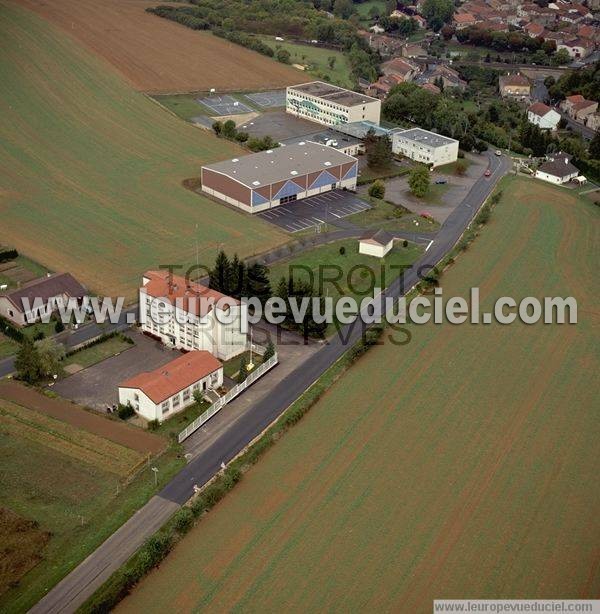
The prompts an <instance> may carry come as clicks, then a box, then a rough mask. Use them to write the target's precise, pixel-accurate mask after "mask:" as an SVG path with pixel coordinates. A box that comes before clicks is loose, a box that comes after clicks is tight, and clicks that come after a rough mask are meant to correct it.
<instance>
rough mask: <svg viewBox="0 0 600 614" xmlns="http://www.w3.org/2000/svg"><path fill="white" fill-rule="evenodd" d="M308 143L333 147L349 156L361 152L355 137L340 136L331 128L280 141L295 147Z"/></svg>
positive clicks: (361, 148)
mask: <svg viewBox="0 0 600 614" xmlns="http://www.w3.org/2000/svg"><path fill="white" fill-rule="evenodd" d="M303 141H304V142H306V141H310V142H311V143H317V144H319V145H327V146H328V147H333V148H334V149H337V150H338V151H341V152H342V153H345V154H348V155H349V156H356V155H357V154H358V153H360V152H361V151H362V150H363V146H362V141H361V140H360V139H357V138H356V137H353V136H349V135H347V134H342V133H340V132H337V131H336V130H332V129H331V128H326V129H325V130H322V131H321V132H311V133H310V134H304V135H302V136H293V137H290V138H289V139H284V140H283V141H281V144H282V145H297V144H298V143H301V142H303Z"/></svg>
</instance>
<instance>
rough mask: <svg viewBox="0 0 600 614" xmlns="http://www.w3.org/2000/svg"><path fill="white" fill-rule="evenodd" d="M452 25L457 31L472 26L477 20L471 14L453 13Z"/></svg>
mask: <svg viewBox="0 0 600 614" xmlns="http://www.w3.org/2000/svg"><path fill="white" fill-rule="evenodd" d="M452 23H453V24H454V27H455V28H456V29H457V30H462V29H464V28H468V27H469V26H474V25H475V24H476V23H477V19H475V16H474V15H473V14H472V13H454V16H453V17H452Z"/></svg>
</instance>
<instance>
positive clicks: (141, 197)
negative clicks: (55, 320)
mask: <svg viewBox="0 0 600 614" xmlns="http://www.w3.org/2000/svg"><path fill="white" fill-rule="evenodd" d="M153 19H154V18H153ZM0 40H2V54H1V55H0V82H1V83H2V85H3V87H2V89H1V93H0V101H1V102H0V104H1V106H2V109H3V110H4V111H3V113H2V115H1V116H0V143H2V145H1V146H0V167H1V168H2V169H3V171H4V172H3V174H2V178H1V179H0V194H2V199H1V205H0V207H1V212H2V223H1V225H2V243H3V244H10V245H13V246H14V247H16V248H17V249H18V250H19V252H20V253H23V254H27V256H29V257H30V258H32V259H34V260H35V261H37V262H40V263H43V264H44V265H46V266H48V267H49V268H51V269H52V270H54V271H69V272H71V273H72V274H73V275H75V277H77V278H78V279H79V280H80V281H81V282H83V283H84V284H85V285H86V286H88V288H89V289H90V290H91V291H93V292H95V293H97V294H101V295H108V296H125V297H127V298H130V299H133V298H134V297H135V296H136V292H137V287H138V286H139V283H140V275H141V274H142V273H143V271H145V270H147V269H148V268H158V266H159V265H160V264H164V263H180V264H182V265H190V264H192V263H194V262H195V239H196V235H197V238H198V245H199V249H200V261H201V264H207V265H212V262H213V259H214V254H215V253H216V251H217V249H218V247H219V246H222V247H223V249H226V250H228V251H229V252H233V251H237V252H238V253H239V254H240V256H249V255H251V254H253V253H257V252H259V251H262V250H265V249H268V248H269V247H272V246H274V245H277V244H279V243H283V242H285V240H286V235H285V233H283V232H282V231H279V230H277V229H276V227H275V226H273V225H272V224H268V223H267V222H263V221H262V220H260V219H259V218H256V217H252V216H249V215H245V214H243V213H241V212H239V211H234V210H232V209H230V208H228V207H226V206H223V205H220V204H218V203H216V202H213V201H212V200H209V199H208V198H205V197H203V196H200V195H198V194H196V193H194V192H191V191H189V190H186V189H185V188H184V187H183V186H182V181H183V180H185V179H188V178H192V177H198V175H199V169H200V165H201V164H202V163H204V162H209V161H210V162H213V161H217V160H221V159H226V158H231V157H233V156H234V155H236V154H239V153H241V149H240V148H238V147H237V146H236V145H235V144H233V143H230V142H229V141H226V140H224V139H217V138H216V137H214V136H213V135H211V134H210V132H208V131H204V130H200V129H198V128H195V127H193V126H190V125H187V124H185V123H184V122H181V121H179V120H178V119H177V118H174V117H172V116H171V115H170V114H169V113H165V111H164V109H161V108H160V106H158V105H157V104H155V103H154V102H152V101H151V100H149V99H148V98H147V97H146V96H144V95H143V94H141V93H139V92H135V91H133V90H132V89H131V87H130V86H129V84H128V83H127V82H125V81H124V80H123V78H121V76H120V75H119V74H117V73H116V72H115V71H113V70H112V68H111V67H110V66H109V65H108V64H107V63H106V62H105V61H103V60H101V59H99V58H97V57H96V56H94V55H92V54H91V53H90V52H89V51H88V50H87V49H85V48H83V47H80V46H78V45H77V44H76V43H75V42H74V41H73V39H72V38H71V37H70V36H69V34H68V33H65V32H64V31H63V30H61V29H58V28H56V27H54V26H52V25H50V24H49V23H47V22H45V21H43V20H42V19H40V18H39V17H37V16H36V15H35V14H34V13H32V12H30V11H28V10H26V9H24V8H21V7H19V6H16V5H14V4H12V3H8V4H7V3H3V4H1V5H0ZM196 229H197V230H196Z"/></svg>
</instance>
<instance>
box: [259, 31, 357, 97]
mask: <svg viewBox="0 0 600 614" xmlns="http://www.w3.org/2000/svg"><path fill="white" fill-rule="evenodd" d="M259 38H260V39H261V40H262V41H263V42H265V43H266V44H267V45H269V47H271V48H272V49H273V50H274V51H276V50H277V48H278V47H282V48H283V49H287V51H289V52H290V54H291V58H290V62H291V63H292V64H302V65H308V66H310V68H309V70H307V71H306V79H305V80H306V81H310V80H311V79H313V78H315V77H316V78H318V79H323V78H325V76H327V77H328V78H329V81H331V83H335V84H336V85H341V86H342V87H351V86H352V77H351V76H350V64H349V63H348V59H347V58H346V56H345V55H344V54H343V53H342V52H341V51H336V50H335V49H325V48H323V47H316V46H314V45H303V44H302V43H295V42H290V41H284V42H279V41H276V40H274V38H273V37H272V36H260V37H259ZM329 58H335V63H334V65H333V68H331V67H330V66H329ZM298 81H299V82H302V74H301V73H300V74H299V75H298Z"/></svg>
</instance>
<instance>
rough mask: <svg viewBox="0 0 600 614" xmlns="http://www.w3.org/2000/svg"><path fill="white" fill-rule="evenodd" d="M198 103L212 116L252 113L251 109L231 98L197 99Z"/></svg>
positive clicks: (226, 96) (210, 97)
mask: <svg viewBox="0 0 600 614" xmlns="http://www.w3.org/2000/svg"><path fill="white" fill-rule="evenodd" d="M198 102H199V103H201V104H203V105H204V106H205V107H207V108H208V109H210V111H211V112H212V113H213V114H214V115H238V114H240V113H252V109H251V108H250V107H248V106H246V105H245V104H244V103H243V102H240V101H239V100H236V99H235V98H234V97H233V96H228V95H224V96H216V95H215V96H209V97H207V98H199V99H198Z"/></svg>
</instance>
